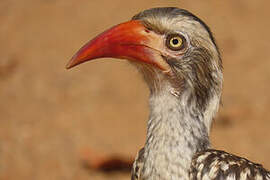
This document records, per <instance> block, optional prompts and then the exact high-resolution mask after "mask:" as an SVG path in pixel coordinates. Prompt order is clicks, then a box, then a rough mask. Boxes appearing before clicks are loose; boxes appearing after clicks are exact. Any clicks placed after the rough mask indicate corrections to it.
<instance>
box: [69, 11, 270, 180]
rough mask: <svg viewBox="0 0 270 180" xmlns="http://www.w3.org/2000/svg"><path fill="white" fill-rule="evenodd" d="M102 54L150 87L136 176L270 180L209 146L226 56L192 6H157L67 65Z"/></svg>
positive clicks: (140, 179)
mask: <svg viewBox="0 0 270 180" xmlns="http://www.w3.org/2000/svg"><path fill="white" fill-rule="evenodd" d="M103 57H113V58H119V59H127V60H129V62H130V63H131V64H133V65H134V66H135V67H137V69H138V70H139V71H140V72H141V74H142V76H143V79H144V80H145V82H146V84H147V85H148V87H149V90H150V97H149V106H150V116H149V120H148V128H147V139H146V143H145V146H144V147H143V148H142V149H141V150H140V151H139V153H138V155H137V158H136V160H135V162H134V164H133V170H132V179H133V180H180V179H185V180H187V179H194V180H195V179H197V180H199V179H203V180H207V179H217V180H221V179H222V180H240V179H241V180H246V179H255V180H265V179H270V172H269V171H267V170H266V169H264V168H263V167H262V165H260V164H255V163H253V162H251V161H249V160H247V159H245V158H241V157H238V156H236V155H232V154H229V153H226V152H224V151H220V150H215V149H211V146H210V141H209V132H210V129H211V124H212V120H213V118H214V116H215V114H216V112H217V111H218V107H219V104H220V99H221V91H222V82H223V73H222V60H221V56H220V53H219V50H218V47H217V44H216V42H215V39H214V37H213V34H212V33H211V31H210V29H209V27H208V26H207V25H206V24H205V23H204V22H203V21H202V20H201V19H199V18H198V17H196V16H195V15H193V14H192V13H190V12H189V11H187V10H184V9H179V8H175V7H165V8H153V9H149V10H145V11H143V12H140V13H139V14H137V15H135V16H134V17H133V18H132V20H130V21H127V22H124V23H122V24H119V25H116V26H114V27H112V28H111V29H109V30H107V31H105V32H103V33H101V34H100V35H98V36H97V37H96V38H94V39H93V40H91V41H89V42H88V43H87V44H86V45H84V46H83V47H82V48H81V49H80V50H79V51H78V52H77V54H75V55H74V56H73V57H72V59H71V60H70V62H69V63H68V64H67V68H71V67H74V66H76V65H78V64H80V63H83V62H86V61H89V60H93V59H97V58H103Z"/></svg>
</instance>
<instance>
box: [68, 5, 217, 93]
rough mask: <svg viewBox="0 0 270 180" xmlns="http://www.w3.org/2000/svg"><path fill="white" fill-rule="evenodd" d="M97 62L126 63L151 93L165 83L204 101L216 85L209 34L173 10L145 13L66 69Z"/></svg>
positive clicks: (200, 24) (88, 49)
mask: <svg viewBox="0 0 270 180" xmlns="http://www.w3.org/2000/svg"><path fill="white" fill-rule="evenodd" d="M102 57H113V58H120V59H128V60H130V62H131V63H132V64H135V65H136V66H137V67H138V69H139V70H140V71H141V72H142V73H143V75H144V78H145V80H146V82H147V84H148V85H149V87H150V90H151V91H153V92H154V91H158V90H159V89H160V87H162V86H163V84H164V83H166V84H169V85H170V86H171V87H173V88H175V89H176V90H177V91H179V92H180V91H181V90H183V89H189V90H190V91H192V93H193V94H194V95H195V96H198V97H199V96H204V98H205V97H207V96H208V92H209V89H210V88H211V87H212V86H215V85H217V86H218V87H219V86H220V85H221V81H222V65H221V59H220V56H219V51H218V48H217V46H216V43H215V41H214V38H213V36H212V34H211V32H210V30H209V28H208V27H207V25H206V24H205V23H204V22H202V21H201V20H200V19H199V18H197V17H196V16H194V15H193V14H191V13H190V12H188V11H186V10H182V9H178V8H154V9H149V10H146V11H143V12H141V13H139V14H137V15H135V16H134V17H133V18H132V20H131V21H128V22H125V23H122V24H119V25H116V26H114V27H112V28H111V29H109V30H107V31H105V32H103V33H101V34H100V35H98V36H97V37H96V38H94V39H93V40H91V41H89V42H88V43H87V44H86V45H84V46H83V47H82V48H81V49H80V50H79V51H78V52H77V54H75V55H74V56H73V58H72V59H71V61H70V62H69V63H68V65H67V68H71V67H74V66H76V65H78V64H80V63H83V62H86V61H89V60H92V59H97V58H102Z"/></svg>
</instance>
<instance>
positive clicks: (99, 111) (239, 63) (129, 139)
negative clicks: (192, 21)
mask: <svg viewBox="0 0 270 180" xmlns="http://www.w3.org/2000/svg"><path fill="white" fill-rule="evenodd" d="M269 5H270V2H269V1H267V0H257V1H253V0H238V1H235V0H228V1H222V2H219V1H216V0H209V1H198V0H197V1H196V0H195V1H176V0H171V1H165V0H148V1H145V0H137V1H124V0H114V1H108V0H91V1H89V0H88V1H87V0H82V1H76V0H46V1H45V0H25V1H18V0H1V2H0V22H1V25H0V42H1V43H0V53H1V57H0V99H1V103H0V115H1V119H0V122H1V126H0V179H1V180H15V179H21V180H26V179H33V180H45V179H46V180H48V179H49V180H56V179H57V180H59V179H80V180H84V179H91V180H125V179H129V173H121V172H115V173H110V174H105V173H102V172H96V171H92V170H88V169H86V168H85V167H84V166H83V163H82V159H81V154H82V153H81V152H82V151H84V150H85V149H87V148H89V147H90V148H92V149H95V150H96V151H97V152H104V153H120V154H123V155H126V156H133V155H134V154H135V153H136V152H137V150H138V149H139V148H140V147H142V146H143V143H144V140H145V131H146V120H147V115H148V107H147V97H148V91H147V88H146V86H145V85H144V83H143V82H142V80H141V79H140V77H139V75H138V73H137V72H136V71H135V70H134V69H133V67H131V66H130V65H128V64H127V63H126V62H124V61H120V60H109V59H104V60H100V61H95V62H91V63H87V64H84V65H83V66H80V67H78V68H75V69H74V70H70V71H67V70H65V64H66V63H67V61H68V60H69V59H70V57H71V56H72V55H73V54H74V53H75V52H76V51H77V50H78V49H79V48H80V47H81V46H82V45H83V43H85V42H86V41H88V40H89V39H90V38H91V37H93V36H94V35H96V34H98V33H100V32H102V31H103V30H105V29H107V28H108V27H111V26H113V25H115V24H117V23H120V22H123V21H126V20H128V19H129V18H130V17H132V16H133V15H134V14H136V13H137V12H139V11H141V10H143V9H146V8H150V7H157V6H178V7H181V8H185V9H189V10H190V11H192V12H194V13H195V14H196V15H198V16H199V17H201V18H202V19H203V20H205V21H206V22H207V24H209V26H210V27H211V28H212V31H213V32H214V34H215V36H216V39H217V42H218V44H219V45H220V49H221V51H222V54H223V60H224V69H225V70H224V73H225V74H224V76H225V83H224V93H223V106H222V107H221V110H220V112H219V115H218V118H217V119H216V123H215V124H214V126H213V130H212V134H211V139H212V144H213V146H214V147H215V148H218V149H224V150H226V151H229V152H233V153H236V154H238V155H241V156H245V157H247V158H249V159H251V160H253V161H256V162H259V163H262V164H264V166H265V167H266V168H268V169H270V156H269V152H270V141H269V139H270V131H269V128H270V112H269V105H270V94H269V92H270V84H269V82H270V71H269V70H270V56H269V48H270V45H269V40H270V33H269V32H270V21H269V17H270V16H269V15H270V13H269Z"/></svg>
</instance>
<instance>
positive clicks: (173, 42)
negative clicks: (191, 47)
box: [166, 34, 185, 51]
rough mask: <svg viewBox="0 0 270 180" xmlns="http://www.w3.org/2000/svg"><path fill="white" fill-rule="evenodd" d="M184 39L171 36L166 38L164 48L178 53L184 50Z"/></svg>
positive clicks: (179, 36) (175, 35) (178, 36)
mask: <svg viewBox="0 0 270 180" xmlns="http://www.w3.org/2000/svg"><path fill="white" fill-rule="evenodd" d="M184 44H185V39H184V37H183V36H182V35H179V34H171V35H168V36H167V40H166V46H167V47H168V48H169V49H171V50H174V51H179V50H181V49H183V48H184V46H185V45H184Z"/></svg>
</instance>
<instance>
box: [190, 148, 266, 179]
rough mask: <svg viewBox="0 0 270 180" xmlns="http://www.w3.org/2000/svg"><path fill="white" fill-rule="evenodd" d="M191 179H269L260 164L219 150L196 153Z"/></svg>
mask: <svg viewBox="0 0 270 180" xmlns="http://www.w3.org/2000/svg"><path fill="white" fill-rule="evenodd" d="M190 179H191V180H214V179H215V180H270V172H269V171H267V170H266V169H264V168H263V167H262V165H260V164H256V163H253V162H251V161H249V160H247V159H244V158H241V157H238V156H235V155H232V154H229V153H226V152H224V151H219V150H212V149H210V150H206V151H203V152H199V153H197V154H196V155H195V156H194V157H193V160H192V164H191V169H190Z"/></svg>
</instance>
